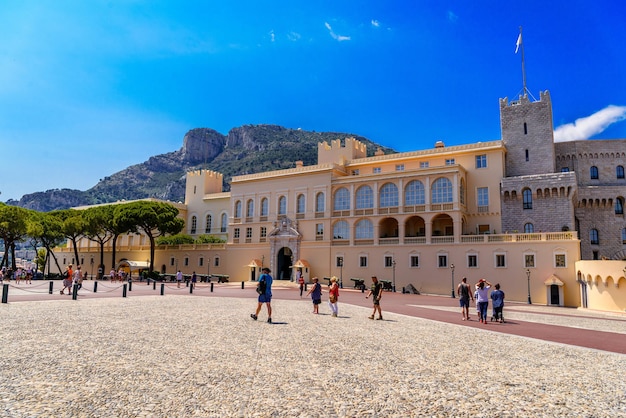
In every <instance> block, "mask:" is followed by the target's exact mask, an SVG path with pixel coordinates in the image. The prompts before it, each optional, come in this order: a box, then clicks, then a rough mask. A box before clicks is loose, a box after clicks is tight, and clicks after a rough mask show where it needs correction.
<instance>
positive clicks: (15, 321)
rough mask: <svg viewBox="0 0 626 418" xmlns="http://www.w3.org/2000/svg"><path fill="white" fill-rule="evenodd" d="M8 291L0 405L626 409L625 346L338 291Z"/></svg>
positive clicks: (44, 412)
mask: <svg viewBox="0 0 626 418" xmlns="http://www.w3.org/2000/svg"><path fill="white" fill-rule="evenodd" d="M255 307H256V300H255V299H252V298H219V297H211V298H207V297H185V296H175V295H172V296H166V297H162V296H144V297H139V298H126V299H123V298H110V299H90V300H79V301H75V302H72V303H67V302H66V301H59V300H57V301H33V302H20V303H9V304H3V305H2V306H1V307H0V315H1V318H2V321H0V335H2V344H1V346H0V400H1V401H2V407H1V408H2V409H1V410H0V413H1V415H2V416H4V417H411V416H428V417H430V416H434V417H449V416H455V417H543V416H545V417H554V416H561V417H619V416H626V401H625V399H626V379H624V373H625V371H626V356H625V355H621V354H614V353H608V352H603V351H598V350H592V349H586V348H580V347H574V346H565V345H562V344H555V343H550V342H545V341H539V340H533V339H529V338H523V337H517V336H512V335H506V334H501V333H496V332H491V331H488V330H482V329H475V328H468V327H463V326H459V325H453V324H446V323H440V322H435V321H429V320H425V319H421V318H415V317H409V316H404V315H399V314H392V313H385V320H384V321H372V320H369V319H368V318H367V317H368V315H369V314H370V312H371V309H368V308H363V307H357V306H350V305H346V304H341V303H340V312H339V318H333V317H331V316H330V314H329V310H328V307H327V306H326V305H325V304H324V305H322V307H321V308H320V312H322V313H323V314H321V315H313V314H311V312H310V301H309V300H302V301H299V300H297V301H287V300H280V299H275V300H274V302H273V307H274V315H273V319H274V323H273V324H268V323H266V322H265V319H266V317H267V316H266V313H265V308H263V309H264V310H263V311H262V312H261V315H260V317H259V320H258V321H253V320H252V319H251V318H250V317H249V314H250V313H251V312H252V311H253V309H254V308H255Z"/></svg>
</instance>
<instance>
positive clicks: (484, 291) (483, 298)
mask: <svg viewBox="0 0 626 418" xmlns="http://www.w3.org/2000/svg"><path fill="white" fill-rule="evenodd" d="M477 285H478V289H476V293H477V295H478V296H477V297H476V305H478V308H479V310H480V322H482V323H483V324H486V323H487V308H488V307H489V289H491V283H489V282H488V281H486V280H485V279H480V280H479V281H478V283H477Z"/></svg>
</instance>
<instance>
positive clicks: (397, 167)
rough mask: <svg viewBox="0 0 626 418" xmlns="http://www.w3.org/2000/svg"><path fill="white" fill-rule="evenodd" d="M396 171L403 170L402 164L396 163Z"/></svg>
mask: <svg viewBox="0 0 626 418" xmlns="http://www.w3.org/2000/svg"><path fill="white" fill-rule="evenodd" d="M396 171H404V164H396Z"/></svg>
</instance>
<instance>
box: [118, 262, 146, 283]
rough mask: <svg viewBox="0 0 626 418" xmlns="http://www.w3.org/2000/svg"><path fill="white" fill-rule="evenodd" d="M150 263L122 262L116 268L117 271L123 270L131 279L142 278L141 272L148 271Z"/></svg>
mask: <svg viewBox="0 0 626 418" xmlns="http://www.w3.org/2000/svg"><path fill="white" fill-rule="evenodd" d="M149 268H150V263H148V262H147V261H133V260H122V261H120V262H119V263H117V266H115V271H120V269H121V270H123V271H125V272H126V274H127V275H128V277H129V278H133V277H136V278H138V279H139V278H141V272H143V271H144V270H148V269H149Z"/></svg>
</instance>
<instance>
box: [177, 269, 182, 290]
mask: <svg viewBox="0 0 626 418" xmlns="http://www.w3.org/2000/svg"><path fill="white" fill-rule="evenodd" d="M182 281H183V273H181V271H180V270H178V271H177V272H176V282H177V283H178V287H180V284H181V282H182Z"/></svg>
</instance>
